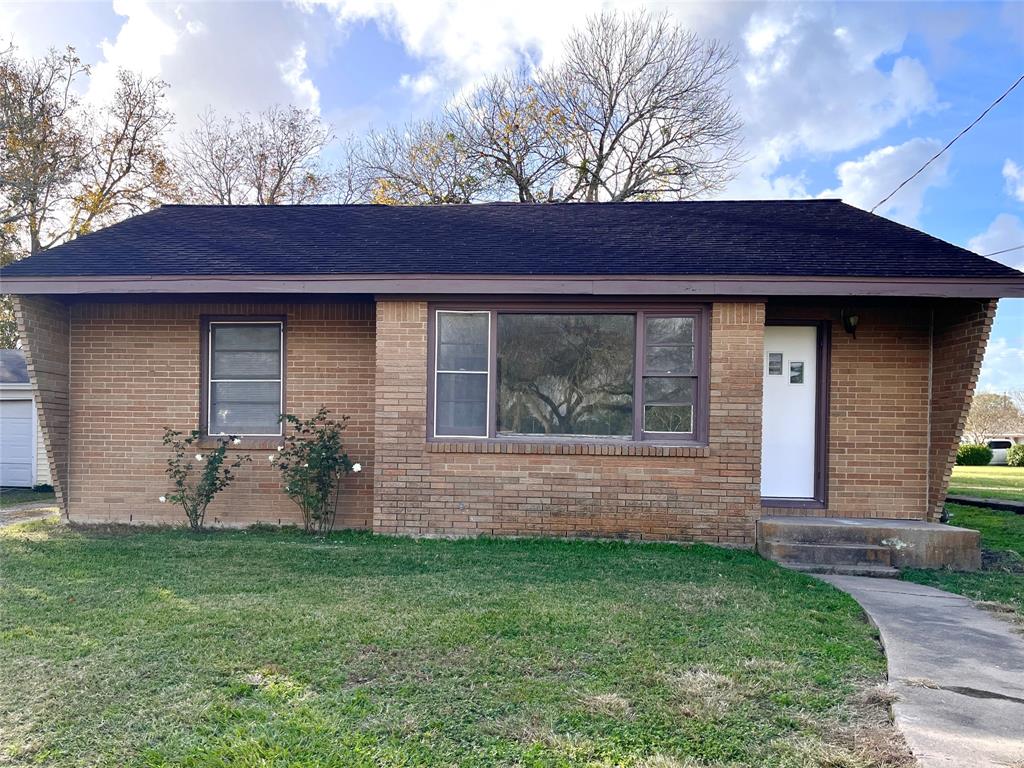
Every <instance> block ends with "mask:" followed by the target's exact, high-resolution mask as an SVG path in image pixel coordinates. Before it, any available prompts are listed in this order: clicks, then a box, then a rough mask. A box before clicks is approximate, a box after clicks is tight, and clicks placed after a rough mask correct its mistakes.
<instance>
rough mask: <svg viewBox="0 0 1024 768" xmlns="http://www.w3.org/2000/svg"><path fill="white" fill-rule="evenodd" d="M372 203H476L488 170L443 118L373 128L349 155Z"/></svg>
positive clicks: (484, 185) (486, 182)
mask: <svg viewBox="0 0 1024 768" xmlns="http://www.w3.org/2000/svg"><path fill="white" fill-rule="evenodd" d="M351 162H352V165H353V168H354V174H355V176H356V179H357V181H358V186H359V187H361V188H362V189H364V190H366V195H367V197H368V199H369V202H372V203H381V204H386V205H441V204H448V203H472V202H476V201H477V200H480V199H482V198H483V197H484V195H485V193H486V191H487V188H488V184H489V182H490V174H489V173H488V172H487V170H486V169H485V168H483V167H482V164H481V162H480V160H479V158H478V157H477V156H476V154H475V153H474V152H472V151H470V150H469V149H468V148H467V147H466V145H465V144H464V142H462V141H461V139H460V138H459V137H458V136H456V135H455V133H453V132H452V131H451V130H450V129H449V127H448V126H447V125H446V124H444V123H441V122H436V121H432V120H424V121H421V122H418V123H412V124H410V125H408V126H406V128H405V129H404V130H402V131H398V130H396V129H394V128H391V129H388V130H386V131H384V132H382V133H378V132H375V131H371V132H370V133H369V134H368V135H367V136H366V138H365V140H364V141H363V142H362V143H361V144H360V145H358V146H356V147H355V148H354V152H353V155H352V158H351Z"/></svg>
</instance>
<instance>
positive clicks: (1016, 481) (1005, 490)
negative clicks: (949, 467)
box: [949, 467, 1024, 501]
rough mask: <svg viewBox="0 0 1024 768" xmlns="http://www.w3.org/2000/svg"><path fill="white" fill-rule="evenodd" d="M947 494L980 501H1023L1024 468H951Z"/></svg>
mask: <svg viewBox="0 0 1024 768" xmlns="http://www.w3.org/2000/svg"><path fill="white" fill-rule="evenodd" d="M949 492H950V493H951V494H953V495H959V496H976V497H978V498H980V499H1009V500H1010V501H1024V467H953V479H952V480H950V483H949Z"/></svg>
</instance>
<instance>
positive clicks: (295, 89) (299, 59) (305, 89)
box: [277, 43, 320, 112]
mask: <svg viewBox="0 0 1024 768" xmlns="http://www.w3.org/2000/svg"><path fill="white" fill-rule="evenodd" d="M277 66H278V69H279V70H280V71H281V79H282V80H283V81H284V83H285V84H286V85H287V86H288V87H289V88H291V89H292V94H293V95H294V97H295V101H296V102H297V103H298V104H301V105H303V106H306V107H308V108H309V109H312V110H313V111H314V112H319V111H320V91H319V90H318V89H317V87H316V86H315V85H313V81H312V80H311V79H310V78H309V75H308V73H307V66H306V44H305V43H299V44H298V45H296V46H295V49H294V51H293V53H292V57H291V58H290V59H286V60H285V61H282V62H280V63H279V64H278V65H277Z"/></svg>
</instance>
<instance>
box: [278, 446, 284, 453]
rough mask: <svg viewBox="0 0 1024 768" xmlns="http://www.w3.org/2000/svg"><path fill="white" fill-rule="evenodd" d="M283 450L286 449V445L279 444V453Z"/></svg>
mask: <svg viewBox="0 0 1024 768" xmlns="http://www.w3.org/2000/svg"><path fill="white" fill-rule="evenodd" d="M283 450H284V446H283V445H279V446H277V451H278V453H280V452H281V451H283Z"/></svg>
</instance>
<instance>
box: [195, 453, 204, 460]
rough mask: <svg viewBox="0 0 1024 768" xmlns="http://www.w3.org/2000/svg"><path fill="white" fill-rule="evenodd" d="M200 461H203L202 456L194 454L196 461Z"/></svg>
mask: <svg viewBox="0 0 1024 768" xmlns="http://www.w3.org/2000/svg"><path fill="white" fill-rule="evenodd" d="M202 460H203V454H201V453H197V454H196V461H202Z"/></svg>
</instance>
